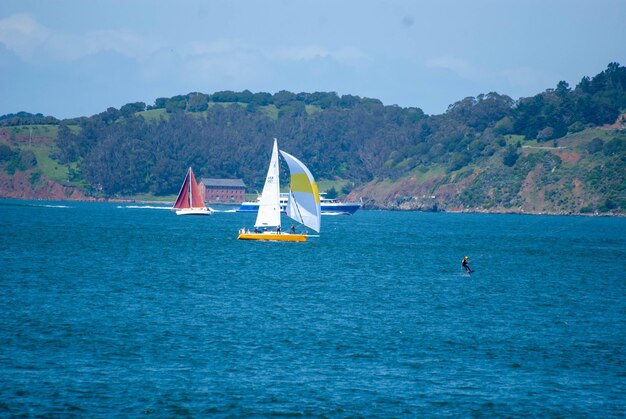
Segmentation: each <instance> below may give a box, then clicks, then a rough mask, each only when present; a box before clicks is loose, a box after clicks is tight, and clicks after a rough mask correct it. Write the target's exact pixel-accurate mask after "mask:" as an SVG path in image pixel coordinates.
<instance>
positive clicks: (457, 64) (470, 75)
mask: <svg viewBox="0 0 626 419" xmlns="http://www.w3.org/2000/svg"><path fill="white" fill-rule="evenodd" d="M426 66H427V67H431V68H443V69H446V70H450V71H452V72H454V73H456V74H457V75H458V76H459V77H462V78H464V79H470V80H471V79H475V78H477V77H478V76H479V73H480V72H479V71H478V69H477V68H475V67H474V66H473V65H472V64H470V63H468V62H467V61H465V60H463V59H460V58H456V57H452V56H443V57H436V58H431V59H429V60H427V61H426Z"/></svg>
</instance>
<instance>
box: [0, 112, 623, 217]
mask: <svg viewBox="0 0 626 419" xmlns="http://www.w3.org/2000/svg"><path fill="white" fill-rule="evenodd" d="M264 108H265V109H264V111H265V112H267V113H268V114H269V115H273V116H277V113H278V110H277V109H276V108H275V107H274V106H273V105H272V106H268V107H264ZM308 111H310V112H315V110H314V109H311V110H308ZM141 114H142V115H143V116H144V117H145V118H146V119H149V120H156V119H158V118H161V117H165V118H167V113H166V112H165V110H164V109H153V110H149V111H145V112H142V113H141ZM202 114H203V113H198V116H200V115H202ZM57 129H58V127H57V126H55V125H33V126H18V127H7V128H3V129H2V130H0V131H2V133H1V135H0V140H1V142H2V143H4V144H7V145H9V146H10V147H11V148H12V149H13V150H15V151H18V152H24V151H27V150H30V151H32V152H33V153H34V155H35V157H36V159H37V166H36V167H35V168H32V169H29V171H30V173H31V179H33V180H35V181H37V180H38V179H40V178H44V179H51V180H53V181H55V182H57V183H59V184H62V185H68V186H76V187H79V188H85V187H86V186H87V185H86V184H85V183H84V182H82V181H81V180H80V179H70V178H71V172H72V171H74V170H75V169H76V164H73V165H69V166H68V165H61V164H59V162H58V161H57V160H55V158H54V155H55V154H56V151H57V150H56V145H55V138H56V134H57ZM613 138H621V139H623V140H626V132H625V131H624V130H621V131H618V130H609V129H603V128H589V129H586V130H583V131H581V132H577V133H574V134H570V135H568V136H566V137H563V138H560V139H558V140H553V141H548V142H544V143H538V142H537V141H525V140H523V138H521V137H519V136H509V137H507V138H506V141H507V143H508V144H511V145H518V144H519V146H520V147H519V148H518V149H517V150H518V151H519V153H520V158H519V159H518V161H517V163H516V164H515V165H514V166H513V167H507V166H504V165H503V164H502V157H503V154H502V153H503V150H501V151H499V152H497V153H495V154H494V155H493V156H490V157H485V158H482V159H481V160H479V161H473V162H471V164H470V165H468V166H465V167H463V168H461V169H459V170H457V171H453V172H447V170H446V167H444V166H441V165H429V166H419V167H417V168H415V169H414V170H413V171H412V172H411V173H409V174H408V175H407V176H405V177H403V178H401V179H398V180H397V181H393V182H391V181H389V180H385V181H372V182H370V183H369V184H368V185H365V186H363V187H361V188H359V190H357V191H355V192H354V193H353V194H351V199H356V198H359V197H364V198H365V199H366V200H369V201H370V202H373V203H374V205H375V206H381V207H398V208H403V209H418V208H428V207H429V206H431V205H432V204H433V203H435V204H437V206H438V207H439V208H443V209H448V210H463V209H473V210H480V209H490V210H498V211H529V212H580V211H583V212H589V211H591V212H594V211H597V210H599V209H601V208H602V206H603V205H605V204H606V200H607V199H609V200H612V201H614V202H617V203H618V204H619V206H620V207H621V208H624V207H625V206H626V203H623V202H622V201H624V200H625V199H626V197H625V196H624V195H625V192H624V191H625V189H626V187H625V186H624V183H625V182H626V181H625V180H624V176H623V173H624V167H623V156H607V155H605V154H604V153H603V152H602V151H599V152H596V153H589V151H588V150H587V147H588V145H589V143H591V142H592V140H594V139H601V140H603V141H604V143H605V144H606V143H608V142H609V141H610V140H611V139H613ZM0 170H4V171H6V170H7V164H6V163H5V164H2V165H0ZM350 186H351V184H350V183H349V182H348V181H346V180H319V181H318V187H319V190H320V191H321V192H325V191H327V190H328V189H330V188H331V187H334V188H335V189H336V190H337V191H338V192H339V193H340V194H341V191H342V189H343V188H344V187H350ZM249 195H250V197H251V198H252V199H254V198H255V196H256V195H255V194H249ZM433 196H434V197H435V198H433ZM134 198H135V199H138V200H145V201H163V202H169V201H172V200H173V199H174V197H157V196H153V195H148V194H146V195H141V196H137V197H134Z"/></svg>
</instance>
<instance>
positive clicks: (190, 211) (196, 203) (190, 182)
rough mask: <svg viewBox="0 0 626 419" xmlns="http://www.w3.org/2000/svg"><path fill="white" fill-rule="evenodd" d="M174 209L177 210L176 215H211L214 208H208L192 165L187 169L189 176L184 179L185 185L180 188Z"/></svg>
mask: <svg viewBox="0 0 626 419" xmlns="http://www.w3.org/2000/svg"><path fill="white" fill-rule="evenodd" d="M172 210H175V211H176V215H211V214H213V210H212V209H211V208H207V206H206V205H205V204H204V199H202V194H201V193H200V187H199V186H198V182H196V177H195V176H194V174H193V170H191V167H190V168H189V170H188V171H187V176H185V180H184V181H183V186H182V187H181V188H180V192H179V193H178V197H177V198H176V202H175V203H174V206H173V207H172Z"/></svg>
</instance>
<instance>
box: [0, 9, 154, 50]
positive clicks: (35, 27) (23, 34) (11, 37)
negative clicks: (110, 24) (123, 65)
mask: <svg viewBox="0 0 626 419" xmlns="http://www.w3.org/2000/svg"><path fill="white" fill-rule="evenodd" d="M0 43H2V44H4V45H5V46H6V47H7V48H8V49H9V50H11V51H13V52H14V53H15V54H16V55H17V56H18V57H20V58H21V59H22V60H24V61H29V62H43V61H47V60H50V59H52V60H58V61H71V60H77V59H80V58H82V57H84V56H87V55H90V54H96V53H99V52H103V51H115V52H117V53H119V54H122V55H124V56H127V57H131V58H135V59H143V58H145V57H147V56H148V55H150V54H152V53H153V52H155V51H156V50H157V49H158V48H159V45H158V43H157V42H155V41H152V40H149V39H146V38H144V37H141V36H139V35H137V34H135V33H133V32H129V31H124V30H119V31H97V32H89V33H86V34H81V35H73V34H69V33H65V32H59V31H56V32H55V31H52V30H50V29H48V28H46V27H45V26H43V25H41V24H39V23H38V22H37V21H36V19H35V18H34V17H33V16H31V15H29V14H24V13H21V14H15V15H12V16H9V17H7V18H4V19H2V20H0Z"/></svg>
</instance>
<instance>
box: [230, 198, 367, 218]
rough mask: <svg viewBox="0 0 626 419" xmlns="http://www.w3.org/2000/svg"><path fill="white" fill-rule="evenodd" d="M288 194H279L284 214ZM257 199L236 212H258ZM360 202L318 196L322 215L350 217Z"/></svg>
mask: <svg viewBox="0 0 626 419" xmlns="http://www.w3.org/2000/svg"><path fill="white" fill-rule="evenodd" d="M288 196H289V194H286V193H281V194H280V210H281V211H282V212H285V210H286V208H287V199H288ZM259 199H260V198H257V200H256V201H246V202H242V203H241V205H240V206H239V209H238V210H237V212H258V211H259ZM361 205H362V204H361V203H360V202H340V201H338V200H336V199H330V198H326V197H324V196H323V194H320V207H321V210H322V215H352V214H354V213H355V212H357V210H358V209H359V208H361Z"/></svg>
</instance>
